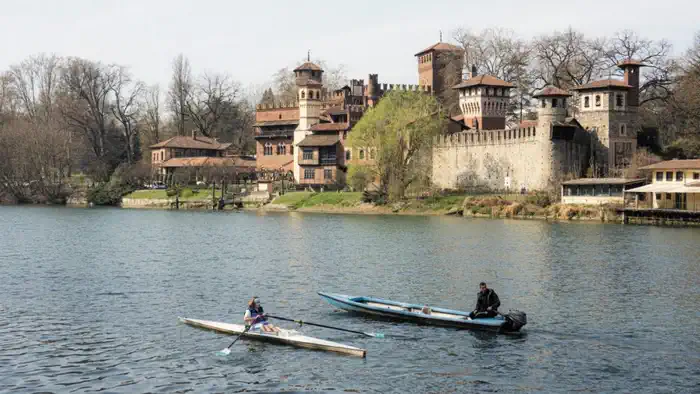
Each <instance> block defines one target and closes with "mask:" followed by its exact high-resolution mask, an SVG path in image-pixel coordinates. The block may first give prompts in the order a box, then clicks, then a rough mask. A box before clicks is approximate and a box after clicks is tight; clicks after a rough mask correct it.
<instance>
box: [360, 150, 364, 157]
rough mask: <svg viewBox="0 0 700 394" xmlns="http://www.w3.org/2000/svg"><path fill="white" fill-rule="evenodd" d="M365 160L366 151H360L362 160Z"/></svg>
mask: <svg viewBox="0 0 700 394" xmlns="http://www.w3.org/2000/svg"><path fill="white" fill-rule="evenodd" d="M364 159H365V150H364V149H360V160H364Z"/></svg>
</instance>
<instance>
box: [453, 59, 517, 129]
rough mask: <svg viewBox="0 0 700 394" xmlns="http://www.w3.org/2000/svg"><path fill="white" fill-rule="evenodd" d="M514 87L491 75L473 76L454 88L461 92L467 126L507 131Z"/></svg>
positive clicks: (461, 103)
mask: <svg viewBox="0 0 700 394" xmlns="http://www.w3.org/2000/svg"><path fill="white" fill-rule="evenodd" d="M474 74H475V72H474ZM514 87H515V85H513V84H512V83H510V82H506V81H503V80H501V79H498V78H496V77H493V76H491V75H473V76H472V77H471V78H469V79H467V80H465V81H462V83H459V84H457V85H455V86H453V89H454V90H455V91H457V92H459V108H460V109H461V111H462V114H463V115H464V123H465V125H466V126H467V127H469V128H471V129H476V130H497V129H505V128H506V114H507V113H508V101H509V100H510V89H512V88H514Z"/></svg>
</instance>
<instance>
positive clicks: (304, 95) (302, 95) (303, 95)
mask: <svg viewBox="0 0 700 394" xmlns="http://www.w3.org/2000/svg"><path fill="white" fill-rule="evenodd" d="M301 98H306V93H305V92H304V91H303V90H302V91H301Z"/></svg>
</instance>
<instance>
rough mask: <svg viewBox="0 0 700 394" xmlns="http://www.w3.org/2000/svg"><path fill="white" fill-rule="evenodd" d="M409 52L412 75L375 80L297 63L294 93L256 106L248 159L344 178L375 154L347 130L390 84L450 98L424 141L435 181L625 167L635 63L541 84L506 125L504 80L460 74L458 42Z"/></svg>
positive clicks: (552, 179)
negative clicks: (532, 107)
mask: <svg viewBox="0 0 700 394" xmlns="http://www.w3.org/2000/svg"><path fill="white" fill-rule="evenodd" d="M415 57H416V59H417V61H418V80H419V83H418V85H410V84H409V85H406V84H401V85H395V84H391V85H388V84H380V83H379V78H378V75H377V74H370V75H369V78H368V81H367V83H365V81H364V80H351V81H350V84H348V85H346V86H343V87H342V88H340V89H338V90H335V91H332V92H328V91H327V90H326V89H324V88H323V84H322V75H323V70H322V69H321V68H320V67H319V66H318V65H316V64H314V63H312V62H310V61H308V62H306V63H304V64H302V65H301V66H299V67H297V68H296V69H295V70H294V73H295V77H296V81H297V87H298V96H297V101H296V102H294V103H289V104H275V105H258V107H257V113H256V139H257V167H258V168H267V169H279V170H283V171H290V172H293V174H294V179H295V181H296V182H297V183H299V184H305V185H329V186H330V185H334V186H340V185H343V184H344V182H345V174H346V172H347V168H348V166H350V165H353V164H358V163H363V162H367V161H371V160H372V159H373V158H374V151H373V148H372V147H367V148H350V147H347V146H346V144H345V140H346V138H347V135H348V133H349V132H351V130H352V127H353V126H354V124H355V123H357V121H359V119H360V118H361V117H362V114H363V113H364V111H365V110H366V109H367V108H369V107H372V106H374V105H375V104H376V103H377V102H378V101H379V100H380V99H381V97H382V96H383V95H384V94H386V93H387V92H389V91H391V90H393V89H403V90H416V91H423V92H426V93H429V94H434V95H436V96H437V97H438V99H440V100H444V99H446V98H447V97H451V98H453V99H456V101H458V103H459V111H460V112H461V113H459V114H457V115H453V116H450V121H449V122H448V124H449V126H448V127H447V128H446V130H445V133H444V134H443V135H442V136H440V137H438V138H437V139H436V141H435V144H434V147H433V157H432V159H433V160H432V165H433V168H432V181H433V183H434V184H435V186H436V187H439V188H461V187H487V188H490V189H496V190H503V189H511V190H523V189H526V190H543V189H546V188H548V187H550V186H552V185H554V184H556V183H557V182H558V181H560V180H561V179H562V178H563V177H564V176H571V177H580V176H583V175H585V174H586V173H587V172H589V171H590V170H593V172H594V173H595V174H601V175H607V174H608V173H610V172H611V171H612V170H613V169H617V168H624V167H626V166H627V165H629V162H630V159H631V157H632V155H633V154H634V152H635V150H636V146H637V143H636V141H637V139H636V134H637V131H638V129H639V127H640V125H639V120H638V114H637V110H638V105H639V70H640V67H642V66H643V65H642V64H640V63H637V62H634V61H632V60H629V61H626V62H624V63H621V64H619V67H620V68H621V69H622V70H623V71H624V79H623V80H617V79H606V80H600V81H595V82H592V83H589V84H587V85H583V86H579V87H577V88H575V89H574V92H568V91H564V90H561V89H558V88H555V87H548V88H545V89H543V90H542V91H541V92H539V93H538V94H536V95H535V98H536V100H537V120H535V121H524V122H521V123H520V124H518V125H517V126H515V127H506V124H507V121H506V120H507V119H506V118H507V108H508V103H509V100H510V97H511V94H510V91H511V89H513V88H514V87H515V86H514V85H513V84H511V83H509V82H506V81H503V80H500V79H498V78H496V77H493V76H490V75H478V74H477V73H476V70H474V69H472V72H471V73H469V75H468V76H467V78H465V79H463V78H462V69H463V58H464V56H463V50H462V49H461V48H459V47H457V46H454V45H451V44H447V43H442V42H440V43H438V44H435V45H433V46H431V47H429V48H427V49H425V50H423V51H421V52H419V53H417V54H416V55H415ZM570 100H573V101H571V102H570ZM571 108H574V109H575V110H573V111H572V112H573V113H575V114H576V115H575V116H572V114H570V113H569V111H570V109H571Z"/></svg>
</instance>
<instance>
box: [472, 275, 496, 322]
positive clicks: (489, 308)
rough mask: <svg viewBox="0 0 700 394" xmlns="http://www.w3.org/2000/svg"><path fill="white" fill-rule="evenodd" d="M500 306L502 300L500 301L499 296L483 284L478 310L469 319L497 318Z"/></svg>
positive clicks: (480, 285)
mask: <svg viewBox="0 0 700 394" xmlns="http://www.w3.org/2000/svg"><path fill="white" fill-rule="evenodd" d="M499 306H501V300H499V299H498V294H496V292H495V291H493V290H491V289H489V288H488V286H486V283H484V282H481V283H479V294H478V295H477V299H476V309H474V310H473V311H472V312H471V313H470V314H469V317H470V318H472V319H480V318H485V317H495V316H496V315H498V307H499Z"/></svg>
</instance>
